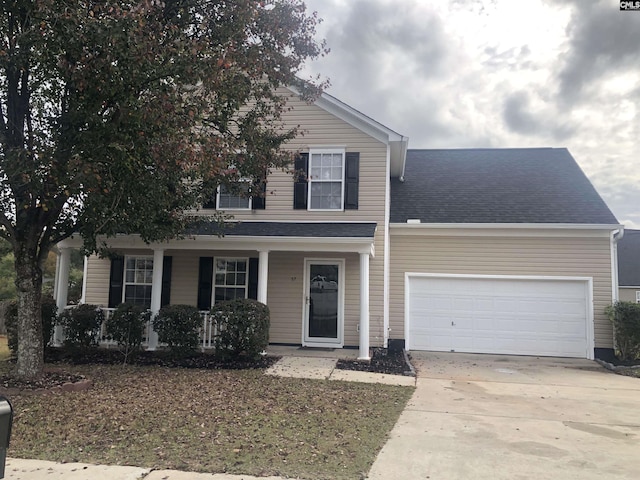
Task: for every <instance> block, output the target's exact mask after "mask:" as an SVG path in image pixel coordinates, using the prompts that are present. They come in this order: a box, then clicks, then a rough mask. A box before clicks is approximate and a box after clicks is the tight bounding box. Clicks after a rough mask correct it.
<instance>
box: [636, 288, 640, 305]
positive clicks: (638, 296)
mask: <svg viewBox="0 0 640 480" xmlns="http://www.w3.org/2000/svg"><path fill="white" fill-rule="evenodd" d="M636 303H640V290H636Z"/></svg>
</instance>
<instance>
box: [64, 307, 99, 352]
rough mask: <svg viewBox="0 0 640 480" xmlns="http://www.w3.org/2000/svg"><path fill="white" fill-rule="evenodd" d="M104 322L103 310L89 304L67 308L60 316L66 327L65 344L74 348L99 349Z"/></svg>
mask: <svg viewBox="0 0 640 480" xmlns="http://www.w3.org/2000/svg"><path fill="white" fill-rule="evenodd" d="M103 321H104V312H103V311H102V308H100V306H98V305H91V304H88V303H83V304H81V305H77V306H75V307H72V308H67V309H66V310H63V311H62V313H61V314H60V315H59V316H58V323H59V324H60V325H62V326H63V327H64V334H65V340H64V344H65V345H67V346H69V347H72V348H90V347H97V346H98V343H99V334H100V328H101V327H102V322H103Z"/></svg>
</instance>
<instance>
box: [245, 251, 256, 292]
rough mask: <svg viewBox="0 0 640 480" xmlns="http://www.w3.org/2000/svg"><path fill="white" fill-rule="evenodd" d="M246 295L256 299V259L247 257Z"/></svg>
mask: <svg viewBox="0 0 640 480" xmlns="http://www.w3.org/2000/svg"><path fill="white" fill-rule="evenodd" d="M247 297H248V298H251V299H253V300H257V299H258V259H257V258H250V259H249V288H248V291H247Z"/></svg>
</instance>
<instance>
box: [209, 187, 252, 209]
mask: <svg viewBox="0 0 640 480" xmlns="http://www.w3.org/2000/svg"><path fill="white" fill-rule="evenodd" d="M249 185H250V184H249V182H248V181H242V182H239V184H238V185H237V187H236V188H237V189H234V190H233V191H232V190H231V189H229V188H228V187H227V186H226V185H220V186H219V187H218V193H217V196H218V198H217V201H216V205H217V208H218V210H250V209H251V200H252V199H251V197H250V192H249Z"/></svg>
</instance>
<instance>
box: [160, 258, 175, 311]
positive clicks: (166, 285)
mask: <svg viewBox="0 0 640 480" xmlns="http://www.w3.org/2000/svg"><path fill="white" fill-rule="evenodd" d="M172 260H173V257H164V259H163V260H162V291H161V293H160V306H161V307H164V306H165V305H169V304H170V303H171V264H172V263H173V262H172Z"/></svg>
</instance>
